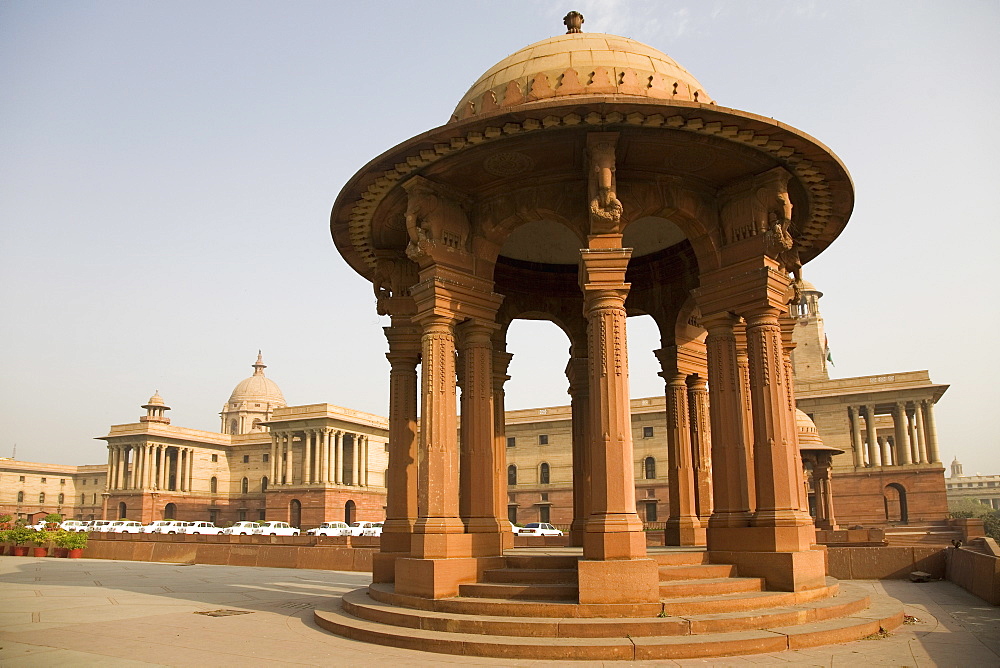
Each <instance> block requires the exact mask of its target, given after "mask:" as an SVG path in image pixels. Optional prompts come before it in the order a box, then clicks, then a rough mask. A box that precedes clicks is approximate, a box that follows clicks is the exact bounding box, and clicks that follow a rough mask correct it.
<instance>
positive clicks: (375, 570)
mask: <svg viewBox="0 0 1000 668" xmlns="http://www.w3.org/2000/svg"><path fill="white" fill-rule="evenodd" d="M409 556H410V554H409V552H376V553H375V554H373V555H372V582H395V581H396V560H397V559H400V558H404V559H405V558H408V557H409Z"/></svg>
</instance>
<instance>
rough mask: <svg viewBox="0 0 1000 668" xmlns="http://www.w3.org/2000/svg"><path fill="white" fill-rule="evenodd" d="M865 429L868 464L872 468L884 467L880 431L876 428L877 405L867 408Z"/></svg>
mask: <svg viewBox="0 0 1000 668" xmlns="http://www.w3.org/2000/svg"><path fill="white" fill-rule="evenodd" d="M865 429H866V430H867V434H866V439H867V441H868V463H869V464H870V465H871V466H882V459H881V456H880V453H879V444H878V430H877V429H876V428H875V405H874V404H869V405H867V406H865Z"/></svg>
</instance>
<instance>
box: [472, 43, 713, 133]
mask: <svg viewBox="0 0 1000 668" xmlns="http://www.w3.org/2000/svg"><path fill="white" fill-rule="evenodd" d="M592 95H617V96H634V97H643V98H654V99H659V100H663V101H665V102H666V101H674V100H683V101H686V102H703V103H710V104H714V102H713V100H712V99H711V98H710V97H709V96H708V94H707V93H706V92H705V91H704V90H703V89H702V87H701V84H700V83H699V82H698V80H697V79H695V78H694V77H693V76H692V75H691V73H689V72H688V71H687V70H685V69H684V68H683V67H681V66H680V65H679V64H678V63H677V61H675V60H674V59H673V58H671V57H670V56H668V55H666V54H665V53H663V52H661V51H658V50H657V49H654V48H653V47H651V46H647V45H646V44H643V43H642V42H637V41H635V40H632V39H628V38H627V37H619V36H617V35H606V34H604V33H582V32H581V33H569V34H566V35H559V36H558V37H550V38H548V39H543V40H542V41H540V42H535V43H534V44H531V45H529V46H526V47H524V48H523V49H521V50H520V51H518V52H516V53H514V54H512V55H510V56H507V57H506V58H504V59H503V60H501V61H500V62H499V63H497V64H496V65H494V66H493V67H491V68H490V69H489V70H487V71H486V73H485V74H483V76H481V77H479V80H478V81H476V83H474V84H472V87H471V88H470V89H469V91H468V92H467V93H466V94H465V96H464V97H463V98H462V100H461V101H460V102H459V103H458V106H457V107H456V108H455V113H454V114H453V115H452V120H453V121H455V120H461V119H465V118H469V117H472V116H484V115H490V114H493V113H500V112H503V111H507V110H509V108H510V107H517V106H522V105H529V104H531V103H532V102H537V101H541V100H546V99H549V98H560V97H566V96H592Z"/></svg>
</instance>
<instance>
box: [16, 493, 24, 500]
mask: <svg viewBox="0 0 1000 668" xmlns="http://www.w3.org/2000/svg"><path fill="white" fill-rule="evenodd" d="M17 502H18V503H24V492H18V493H17Z"/></svg>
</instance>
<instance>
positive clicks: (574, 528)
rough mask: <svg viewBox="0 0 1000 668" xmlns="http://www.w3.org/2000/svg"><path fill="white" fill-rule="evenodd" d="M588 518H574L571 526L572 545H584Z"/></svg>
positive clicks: (570, 540)
mask: <svg viewBox="0 0 1000 668" xmlns="http://www.w3.org/2000/svg"><path fill="white" fill-rule="evenodd" d="M586 526H587V521H586V520H573V523H572V524H570V526H569V544H570V546H572V547H583V534H584V533H586V531H587V528H586Z"/></svg>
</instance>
